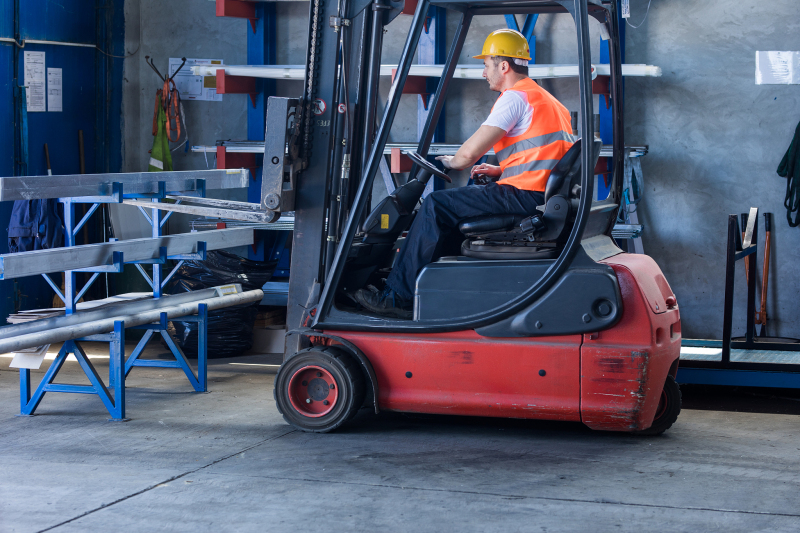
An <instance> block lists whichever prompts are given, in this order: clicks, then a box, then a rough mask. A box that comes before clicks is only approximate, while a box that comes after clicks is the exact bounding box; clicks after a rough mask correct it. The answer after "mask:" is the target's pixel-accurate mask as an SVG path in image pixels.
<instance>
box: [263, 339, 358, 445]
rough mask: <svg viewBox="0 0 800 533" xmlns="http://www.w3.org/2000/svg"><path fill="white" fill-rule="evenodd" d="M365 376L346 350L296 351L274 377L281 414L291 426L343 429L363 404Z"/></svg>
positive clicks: (319, 349)
mask: <svg viewBox="0 0 800 533" xmlns="http://www.w3.org/2000/svg"><path fill="white" fill-rule="evenodd" d="M365 390H366V389H365V385H364V376H363V374H362V373H361V370H360V369H359V367H358V364H357V363H356V361H355V360H354V359H353V357H352V356H350V354H348V353H347V352H346V351H345V350H343V349H341V348H337V347H333V346H329V347H314V348H308V349H305V350H302V351H300V352H297V354H295V355H294V356H292V357H291V358H290V359H288V360H287V361H286V362H285V363H284V364H283V365H282V366H281V368H280V370H279V371H278V375H277V376H275V390H274V396H275V402H276V403H277V405H278V411H280V413H281V414H282V415H283V418H284V419H285V420H286V421H287V422H288V423H289V424H291V425H292V426H294V427H296V428H297V429H301V430H303V431H311V432H314V433H326V432H328V431H333V430H334V429H336V428H338V427H339V426H341V425H342V424H343V423H345V422H346V421H347V420H349V419H350V418H352V417H354V416H355V415H356V413H357V412H358V410H359V408H360V407H361V404H363V403H364V395H365Z"/></svg>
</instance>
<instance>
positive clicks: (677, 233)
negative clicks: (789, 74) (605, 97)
mask: <svg viewBox="0 0 800 533" xmlns="http://www.w3.org/2000/svg"><path fill="white" fill-rule="evenodd" d="M646 6H647V1H646V0H631V11H632V17H631V19H632V23H633V24H638V23H639V22H640V21H641V19H642V16H643V15H644V12H645V9H646ZM797 8H798V4H797V1H796V0H772V1H770V2H767V3H765V2H759V1H757V0H742V1H741V2H736V3H735V4H723V3H719V2H696V1H694V0H671V1H670V2H653V3H652V6H651V8H650V14H649V15H648V17H647V20H646V21H645V22H644V24H642V26H641V27H640V28H638V29H633V28H630V27H629V28H627V50H626V55H627V57H626V61H627V62H628V63H648V64H653V65H658V66H660V67H661V68H662V69H663V76H662V77H661V78H628V79H627V81H626V87H625V91H626V93H625V94H626V106H625V113H626V132H625V134H626V139H627V141H628V142H629V143H634V144H639V143H642V144H649V145H650V153H649V155H647V157H645V158H644V159H643V160H642V167H643V174H644V177H645V184H646V191H645V196H644V200H643V205H642V207H641V217H642V218H643V221H644V223H645V225H646V229H645V236H644V248H645V252H647V253H648V254H650V255H651V256H652V257H653V258H654V259H655V260H656V261H657V262H658V264H659V265H660V266H661V268H662V269H663V270H664V273H665V275H666V277H667V279H668V280H669V282H670V284H671V286H672V288H673V290H674V291H675V293H676V295H677V297H678V302H679V304H680V305H681V316H682V318H683V334H684V336H685V337H694V338H697V337H712V338H719V337H720V336H721V334H722V305H723V291H724V279H725V278H724V276H725V263H724V261H725V241H726V232H727V229H726V228H727V217H728V214H730V213H736V214H738V213H743V212H746V211H747V210H748V208H750V207H751V206H752V207H759V208H760V209H761V210H762V212H764V211H770V212H773V213H774V214H775V216H774V218H775V224H774V231H773V255H772V261H773V268H772V276H771V278H770V286H769V288H770V294H769V297H768V302H769V305H768V315H769V318H770V328H769V333H770V334H772V335H776V334H780V335H786V336H793V337H800V320H798V316H797V294H798V278H797V267H796V265H797V261H798V255H800V252H798V249H799V247H798V246H799V245H800V231H798V229H794V228H790V227H789V226H788V224H787V223H786V218H785V212H786V211H785V209H784V208H783V198H784V188H785V185H786V181H785V180H784V179H783V178H781V177H779V176H778V175H777V174H776V172H775V169H776V168H777V166H778V163H779V162H780V160H781V158H782V157H783V154H784V152H785V151H786V149H787V147H788V146H789V143H790V141H791V138H792V135H793V133H794V129H795V127H796V126H797V121H798V119H800V87H798V86H797V85H790V86H777V85H762V86H758V85H755V75H754V73H755V51H756V50H800V31H799V30H800V18H799V17H798V16H797ZM759 223H760V224H761V226H762V229H761V235H760V237H759V238H760V242H763V218H762V219H761V220H759ZM760 263H761V260H760V259H759V268H760ZM738 270H739V271H737V272H736V274H737V276H736V281H737V285H736V290H737V291H738V296H739V298H738V299H737V307H736V310H737V313H736V315H735V325H739V326H741V327H739V328H738V331H739V332H741V331H742V329H743V324H744V320H745V313H744V305H745V300H744V291H745V282H744V276H745V275H744V273H743V270H744V269H743V268H742V265H741V263H740V264H739V268H738ZM736 330H737V328H735V331H736Z"/></svg>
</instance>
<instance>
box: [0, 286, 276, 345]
mask: <svg viewBox="0 0 800 533" xmlns="http://www.w3.org/2000/svg"><path fill="white" fill-rule="evenodd" d="M262 298H264V292H263V291H262V290H261V289H256V290H254V291H246V292H242V293H238V294H230V295H227V296H214V297H212V298H204V299H198V300H195V301H192V302H188V303H183V304H178V305H171V304H170V300H169V297H166V296H165V297H163V298H159V299H158V300H157V301H158V302H160V303H161V305H160V306H158V307H156V308H155V309H151V310H148V311H141V312H137V313H131V312H124V305H125V304H123V306H122V307H123V309H120V310H119V311H120V313H119V314H118V315H110V316H109V315H106V318H101V319H98V320H89V321H82V322H80V323H77V324H75V323H72V324H69V325H65V326H56V327H53V328H51V329H47V330H44V331H37V332H34V333H25V334H22V335H14V334H13V330H12V328H16V327H17V326H9V327H8V329H9V330H12V331H11V335H10V336H8V337H7V338H3V339H0V353H8V352H16V351H19V350H24V349H25V348H33V347H35V346H42V345H45V344H55V343H57V342H64V341H68V340H72V339H80V338H83V337H88V336H90V335H98V334H100V333H108V332H109V331H114V323H115V322H117V321H121V322H124V323H125V327H126V328H130V327H133V326H141V325H142V324H151V323H154V322H159V321H160V320H161V315H162V313H163V314H166V315H167V319H168V320H172V319H174V318H178V317H181V316H186V315H194V314H197V311H198V306H199V305H200V304H206V305H207V306H208V310H209V311H213V310H215V309H222V308H224V307H231V306H234V305H241V304H247V303H251V302H260V301H261V299H262ZM83 315H84V313H80V312H78V313H75V314H73V315H71V316H76V317H79V318H80V317H81V316H83ZM65 318H68V317H57V318H55V319H52V320H54V321H55V322H58V321H59V319H62V320H63V319H65ZM4 329H6V328H4Z"/></svg>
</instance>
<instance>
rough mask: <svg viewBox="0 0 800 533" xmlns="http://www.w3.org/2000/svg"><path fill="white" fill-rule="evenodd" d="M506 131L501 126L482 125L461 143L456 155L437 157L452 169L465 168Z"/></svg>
mask: <svg viewBox="0 0 800 533" xmlns="http://www.w3.org/2000/svg"><path fill="white" fill-rule="evenodd" d="M505 135H506V132H505V130H504V129H503V128H498V127H497V126H486V125H483V126H481V127H480V128H478V131H476V132H475V133H474V134H472V137H470V138H469V139H467V141H466V142H465V143H464V144H462V145H461V148H459V149H458V151H457V152H456V155H454V156H440V157H437V158H436V159H438V160H439V161H441V162H442V164H443V165H444V166H445V168H452V169H454V170H462V169H465V168H467V167H469V166H471V165H473V164H475V162H476V161H477V160H478V159H480V158H481V157H483V156H484V155H485V154H486V152H488V151H489V149H490V148H491V147H492V146H494V145H495V144H496V143H497V141H499V140H500V139H502V138H503V137H505Z"/></svg>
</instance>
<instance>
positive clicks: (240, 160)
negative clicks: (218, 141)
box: [217, 146, 257, 179]
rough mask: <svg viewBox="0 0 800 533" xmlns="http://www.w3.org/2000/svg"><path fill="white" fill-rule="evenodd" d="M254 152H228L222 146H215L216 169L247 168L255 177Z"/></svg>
mask: <svg viewBox="0 0 800 533" xmlns="http://www.w3.org/2000/svg"><path fill="white" fill-rule="evenodd" d="M256 167H257V165H256V154H242V153H230V154H229V153H228V150H227V149H226V148H225V147H224V146H217V170H225V169H229V168H249V169H250V170H251V172H250V174H251V175H253V179H255V168H256Z"/></svg>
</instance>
